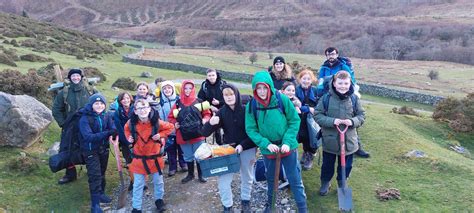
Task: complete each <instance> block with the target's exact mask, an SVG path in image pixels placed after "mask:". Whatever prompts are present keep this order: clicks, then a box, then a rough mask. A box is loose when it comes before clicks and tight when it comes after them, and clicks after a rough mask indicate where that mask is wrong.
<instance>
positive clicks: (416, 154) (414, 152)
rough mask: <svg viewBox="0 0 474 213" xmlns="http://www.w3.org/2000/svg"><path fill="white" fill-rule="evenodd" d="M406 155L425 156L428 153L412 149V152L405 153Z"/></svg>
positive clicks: (413, 156)
mask: <svg viewBox="0 0 474 213" xmlns="http://www.w3.org/2000/svg"><path fill="white" fill-rule="evenodd" d="M405 157H412V158H424V157H427V155H426V154H425V153H424V152H422V151H419V150H411V151H410V152H408V153H406V154H405Z"/></svg>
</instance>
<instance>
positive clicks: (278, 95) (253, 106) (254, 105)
mask: <svg viewBox="0 0 474 213" xmlns="http://www.w3.org/2000/svg"><path fill="white" fill-rule="evenodd" d="M275 96H276V99H277V102H278V105H277V106H273V107H267V108H260V107H257V101H256V100H255V98H252V99H251V100H250V110H249V113H252V114H253V117H254V118H255V123H256V124H257V128H258V111H260V110H262V111H266V110H271V109H278V110H279V111H280V112H281V113H282V114H283V115H285V116H286V112H285V106H284V105H283V101H282V100H281V93H280V92H279V91H277V92H276V93H275Z"/></svg>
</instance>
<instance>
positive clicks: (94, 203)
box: [91, 194, 103, 213]
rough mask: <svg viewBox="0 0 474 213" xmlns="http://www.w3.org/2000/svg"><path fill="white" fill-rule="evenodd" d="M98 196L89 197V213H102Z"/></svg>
mask: <svg viewBox="0 0 474 213" xmlns="http://www.w3.org/2000/svg"><path fill="white" fill-rule="evenodd" d="M99 200H100V195H98V194H92V195H91V213H102V212H103V211H102V209H101V208H100V203H99Z"/></svg>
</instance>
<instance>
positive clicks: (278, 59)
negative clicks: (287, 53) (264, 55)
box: [273, 56, 285, 65]
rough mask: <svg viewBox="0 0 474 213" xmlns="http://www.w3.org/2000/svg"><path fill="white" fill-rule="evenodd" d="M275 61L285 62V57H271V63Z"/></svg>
mask: <svg viewBox="0 0 474 213" xmlns="http://www.w3.org/2000/svg"><path fill="white" fill-rule="evenodd" d="M277 62H281V63H284V64H285V59H284V58H283V57H281V56H277V57H275V58H274V59H273V65H275V64H276V63H277Z"/></svg>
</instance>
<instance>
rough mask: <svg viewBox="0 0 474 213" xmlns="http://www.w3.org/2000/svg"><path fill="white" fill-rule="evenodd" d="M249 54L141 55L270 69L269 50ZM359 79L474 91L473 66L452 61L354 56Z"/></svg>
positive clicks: (454, 92) (315, 64) (305, 57)
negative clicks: (431, 75)
mask: <svg viewBox="0 0 474 213" xmlns="http://www.w3.org/2000/svg"><path fill="white" fill-rule="evenodd" d="M271 54H272V55H273V56H274V57H275V56H278V55H282V56H283V57H284V58H285V60H286V62H287V63H293V62H294V61H296V62H298V63H299V64H300V65H302V66H309V67H311V68H316V69H319V67H320V66H321V64H322V63H323V62H324V60H325V57H324V56H322V55H312V54H296V53H271ZM249 56H250V53H248V52H244V53H238V52H235V51H221V50H208V49H146V50H145V53H144V55H143V56H142V58H144V59H149V60H159V61H168V62H177V63H185V64H194V65H198V66H204V67H212V68H217V69H222V70H228V71H236V72H245V73H254V72H256V71H258V70H262V69H267V68H268V66H270V65H271V64H272V62H273V60H272V59H269V53H267V52H258V53H257V56H258V60H257V62H255V63H254V64H251V63H250V61H249ZM352 63H353V66H354V70H355V72H356V76H357V80H360V81H361V82H366V83H373V84H382V85H387V86H391V87H395V88H402V89H405V90H411V91H417V92H421V93H428V94H435V95H441V96H445V97H446V96H455V97H465V96H466V94H467V93H472V92H474V88H473V87H472V85H471V84H472V82H473V81H474V66H471V65H464V64H456V63H450V62H439V61H434V62H426V61H394V60H380V59H360V58H352ZM431 70H433V71H437V72H438V73H439V80H430V78H429V77H428V73H429V71H431Z"/></svg>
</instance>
